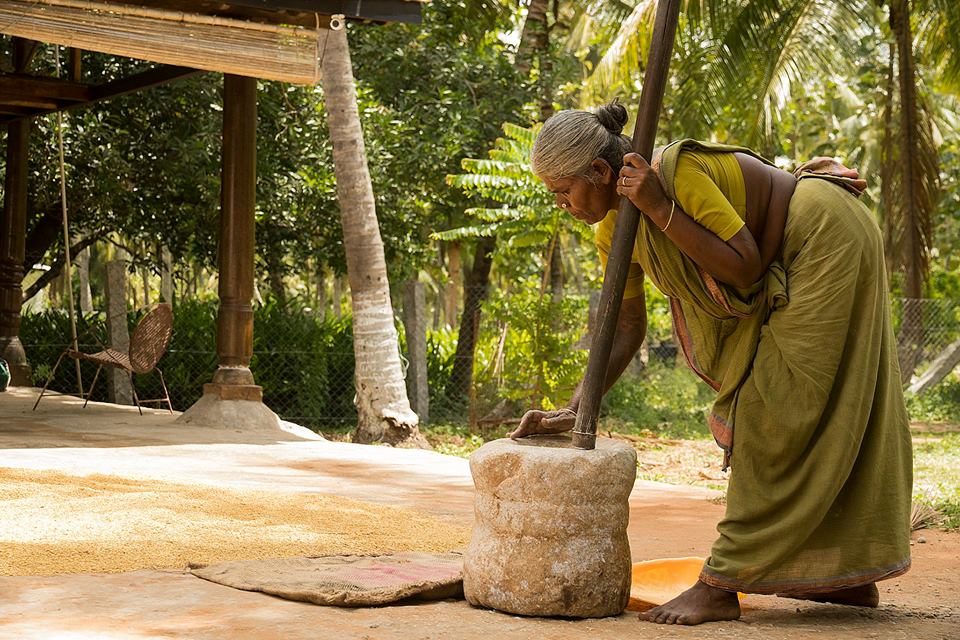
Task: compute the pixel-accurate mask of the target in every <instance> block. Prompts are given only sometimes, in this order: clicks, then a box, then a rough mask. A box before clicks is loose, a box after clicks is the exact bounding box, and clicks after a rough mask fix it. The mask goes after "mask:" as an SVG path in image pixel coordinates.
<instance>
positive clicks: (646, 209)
mask: <svg viewBox="0 0 960 640" xmlns="http://www.w3.org/2000/svg"><path fill="white" fill-rule="evenodd" d="M617 193H618V194H620V195H621V196H626V197H627V198H629V199H630V202H632V203H633V204H634V205H636V207H637V209H640V211H642V212H643V213H644V214H645V215H646V216H647V217H649V218H651V219H653V220H654V222H656V221H657V220H656V217H657V214H658V213H659V212H660V211H662V209H663V207H664V205H668V208H669V203H670V201H669V200H668V199H667V196H666V194H665V193H664V192H663V186H662V185H661V184H660V178H659V176H657V172H656V171H654V170H653V168H652V167H651V166H650V165H649V164H648V163H647V161H646V160H644V159H643V156H641V155H640V154H639V153H628V154H626V155H625V156H623V168H622V169H620V175H619V176H618V177H617Z"/></svg>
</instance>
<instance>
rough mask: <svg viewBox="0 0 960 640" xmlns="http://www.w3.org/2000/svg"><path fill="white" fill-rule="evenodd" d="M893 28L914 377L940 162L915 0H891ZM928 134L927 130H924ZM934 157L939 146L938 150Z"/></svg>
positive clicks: (907, 364) (906, 369)
mask: <svg viewBox="0 0 960 640" xmlns="http://www.w3.org/2000/svg"><path fill="white" fill-rule="evenodd" d="M890 29H891V31H892V32H893V35H894V38H895V40H896V44H897V68H898V80H899V94H900V122H899V125H900V155H899V158H898V163H897V164H898V166H899V170H900V180H899V186H900V201H901V202H902V207H901V210H900V212H899V213H900V215H901V216H902V220H901V224H902V229H903V231H902V233H903V236H902V251H903V258H902V264H903V268H904V295H905V296H906V300H905V301H904V308H903V314H904V315H903V322H902V324H901V327H900V335H899V339H898V342H899V347H900V349H899V359H900V373H901V376H902V380H903V382H904V383H906V382H908V381H909V380H910V377H911V376H912V375H913V370H914V368H915V367H916V365H917V361H918V359H919V357H920V351H921V347H922V344H923V333H924V327H923V310H922V307H921V305H922V301H921V300H920V299H921V298H922V297H923V286H924V280H925V279H926V273H927V267H928V265H929V257H930V253H929V247H930V236H931V223H930V218H931V214H932V210H933V207H934V205H935V198H936V195H935V189H936V187H935V186H934V185H936V183H937V178H938V172H939V167H938V163H937V161H936V160H935V159H933V160H931V149H930V146H931V144H930V142H929V140H930V136H929V132H928V131H925V130H924V128H925V127H928V123H927V122H926V121H925V120H924V119H923V118H922V117H921V114H920V100H919V99H918V97H917V80H916V74H915V71H914V61H913V35H912V31H911V28H910V2H909V0H891V2H890ZM924 134H927V135H924ZM932 156H933V158H935V157H936V151H935V149H934V150H933V154H932Z"/></svg>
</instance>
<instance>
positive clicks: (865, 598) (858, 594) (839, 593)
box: [778, 582, 880, 608]
mask: <svg viewBox="0 0 960 640" xmlns="http://www.w3.org/2000/svg"><path fill="white" fill-rule="evenodd" d="M778 595H779V594H778ZM781 597H785V598H796V599H797V600H813V601H814V602H829V603H831V604H846V605H850V606H853V607H874V608H875V607H876V606H877V605H878V604H880V591H879V590H878V589H877V585H876V583H875V582H871V583H870V584H865V585H861V586H859V587H851V588H850V589H837V590H836V591H827V592H825V593H811V594H796V595H788V596H781Z"/></svg>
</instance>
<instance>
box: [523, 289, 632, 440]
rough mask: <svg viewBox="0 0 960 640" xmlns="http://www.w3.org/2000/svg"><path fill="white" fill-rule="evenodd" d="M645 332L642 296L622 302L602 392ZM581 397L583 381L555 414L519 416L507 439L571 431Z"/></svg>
mask: <svg viewBox="0 0 960 640" xmlns="http://www.w3.org/2000/svg"><path fill="white" fill-rule="evenodd" d="M646 332H647V307H646V300H645V297H644V296H643V294H641V295H639V296H637V297H635V298H629V299H627V300H624V301H623V303H622V304H621V305H620V313H619V315H617V331H616V333H615V334H614V337H613V348H612V350H611V352H610V362H609V363H608V365H607V375H606V378H605V379H604V383H603V392H604V393H606V392H607V391H609V390H610V387H612V386H613V384H614V383H615V382H616V381H617V380H618V379H619V378H620V375H621V374H622V373H623V371H624V370H625V369H626V368H627V365H628V364H630V360H631V359H632V358H633V356H634V355H636V353H637V350H638V349H640V345H641V343H643V338H644V336H645V335H646ZM582 394H583V381H582V380H581V381H580V384H578V385H577V388H576V390H575V391H574V392H573V397H572V398H571V399H570V402H568V403H567V406H566V407H565V408H563V409H560V410H559V411H541V410H539V409H534V410H532V411H527V412H526V413H525V414H523V418H522V419H521V420H520V426H518V427H517V428H516V430H514V431H513V432H512V433H510V434H509V437H511V438H522V437H524V436H529V435H533V434H535V433H562V432H564V431H569V430H570V429H572V428H573V425H574V423H575V422H576V420H577V410H578V409H579V408H580V397H581V396H582Z"/></svg>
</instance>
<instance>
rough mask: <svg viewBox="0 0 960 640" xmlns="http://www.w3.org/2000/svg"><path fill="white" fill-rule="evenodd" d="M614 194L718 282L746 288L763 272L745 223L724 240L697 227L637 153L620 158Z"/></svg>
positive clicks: (753, 240) (751, 236)
mask: <svg viewBox="0 0 960 640" xmlns="http://www.w3.org/2000/svg"><path fill="white" fill-rule="evenodd" d="M623 160H624V166H623V169H621V171H620V176H621V177H622V178H625V180H620V181H618V182H617V193H619V194H620V195H621V196H626V197H628V198H629V199H630V201H631V202H633V204H635V205H636V206H637V208H638V209H640V211H642V212H643V213H644V215H646V216H647V217H648V218H650V219H651V220H652V221H653V223H654V224H656V225H657V226H658V227H660V228H661V229H664V228H665V227H666V230H665V233H666V234H667V237H668V238H670V239H671V240H672V241H673V242H674V244H676V245H677V246H678V247H679V248H680V250H681V251H683V252H684V253H685V254H687V255H688V256H690V258H691V259H692V260H693V261H694V262H696V263H697V264H698V265H700V266H701V267H702V268H703V269H704V270H705V271H706V272H707V273H709V274H710V275H712V276H713V277H714V278H716V279H717V280H719V281H720V282H725V283H727V284H730V285H733V286H734V287H739V288H743V289H745V288H747V287H749V286H750V285H752V284H753V283H755V282H756V281H757V280H759V279H760V276H762V275H763V271H764V267H763V263H762V261H761V258H760V250H759V248H758V247H757V243H756V240H755V239H754V237H753V235H752V234H751V233H750V230H749V228H748V227H747V226H746V225H745V226H744V227H743V228H741V229H740V231H738V232H737V233H736V235H734V236H733V237H732V238H730V240H728V241H726V242H724V241H723V240H721V239H720V238H719V237H717V235H716V234H714V233H713V232H712V231H710V230H708V229H706V228H704V227H702V226H700V225H699V224H698V223H697V222H696V221H695V220H694V219H693V218H691V217H690V216H689V215H687V213H686V212H685V211H683V209H681V208H680V207H679V206H677V205H675V204H674V203H673V202H671V201H670V199H669V198H667V196H666V194H665V193H664V192H663V187H662V186H661V184H660V179H659V178H658V177H657V174H656V172H655V171H654V170H653V169H652V168H651V167H650V165H649V164H647V162H646V160H644V159H643V158H642V157H641V156H640V155H639V154H636V153H628V154H627V155H626V156H624V158H623Z"/></svg>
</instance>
